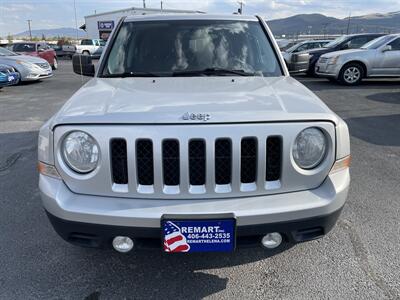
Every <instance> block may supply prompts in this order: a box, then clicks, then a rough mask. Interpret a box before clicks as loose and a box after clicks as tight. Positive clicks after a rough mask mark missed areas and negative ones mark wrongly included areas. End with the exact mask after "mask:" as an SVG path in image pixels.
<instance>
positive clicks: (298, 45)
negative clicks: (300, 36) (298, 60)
mask: <svg viewBox="0 0 400 300" xmlns="http://www.w3.org/2000/svg"><path fill="white" fill-rule="evenodd" d="M303 44H305V43H304V42H301V43H297V44H295V45H293V46H292V47H290V48H288V49H286V50H285V52H288V53H292V52H293V51H294V50H296V49H297V48H298V47H300V46H301V45H303Z"/></svg>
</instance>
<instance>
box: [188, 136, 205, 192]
mask: <svg viewBox="0 0 400 300" xmlns="http://www.w3.org/2000/svg"><path fill="white" fill-rule="evenodd" d="M189 181H190V184H191V185H204V184H205V183H206V143H205V141H204V140H191V141H190V142H189Z"/></svg>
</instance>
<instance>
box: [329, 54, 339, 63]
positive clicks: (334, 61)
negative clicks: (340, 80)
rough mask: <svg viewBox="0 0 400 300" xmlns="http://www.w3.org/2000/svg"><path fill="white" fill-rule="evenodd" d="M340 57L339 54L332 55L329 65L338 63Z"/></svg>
mask: <svg viewBox="0 0 400 300" xmlns="http://www.w3.org/2000/svg"><path fill="white" fill-rule="evenodd" d="M338 59H339V55H337V56H334V57H331V58H330V59H329V60H328V65H336V63H337V61H338Z"/></svg>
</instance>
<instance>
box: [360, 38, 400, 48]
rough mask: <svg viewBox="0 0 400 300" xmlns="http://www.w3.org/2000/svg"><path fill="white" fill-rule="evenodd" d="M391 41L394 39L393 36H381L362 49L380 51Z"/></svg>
mask: <svg viewBox="0 0 400 300" xmlns="http://www.w3.org/2000/svg"><path fill="white" fill-rule="evenodd" d="M391 39H393V36H392V35H385V36H381V37H379V38H377V39H374V40H372V41H369V42H368V43H366V44H365V45H364V46H362V47H361V49H378V48H379V47H381V46H383V45H385V44H386V43H388V42H389V41H390V40H391Z"/></svg>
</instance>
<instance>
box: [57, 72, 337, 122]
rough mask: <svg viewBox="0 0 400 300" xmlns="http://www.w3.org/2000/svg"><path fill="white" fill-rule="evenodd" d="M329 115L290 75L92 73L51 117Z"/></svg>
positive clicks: (125, 119) (274, 118) (72, 119)
mask: <svg viewBox="0 0 400 300" xmlns="http://www.w3.org/2000/svg"><path fill="white" fill-rule="evenodd" d="M186 113H189V114H191V113H195V114H209V115H210V118H209V120H208V121H207V123H240V122H273V121H295V120H299V121H300V120H302V121H304V120H331V121H333V122H335V123H336V122H337V120H338V119H337V116H336V115H335V114H334V113H333V112H331V111H330V109H329V108H328V107H327V106H326V105H325V104H324V103H323V102H322V101H321V100H319V98H318V97H316V96H315V95H314V94H313V93H312V92H311V91H309V90H308V89H307V88H306V87H304V86H303V85H302V84H301V83H299V82H298V81H296V80H295V79H293V78H291V77H284V76H282V77H269V78H263V77H181V78H178V77H177V78H171V77H169V78H95V79H92V80H91V81H89V82H88V83H87V84H86V85H84V86H83V87H82V88H81V89H80V90H79V91H78V92H76V93H75V95H73V96H72V98H71V99H70V100H69V101H68V102H67V103H66V104H65V105H64V106H63V108H62V109H61V110H60V111H59V112H58V113H57V114H56V115H55V117H54V118H53V120H52V123H51V125H52V127H54V126H56V125H59V124H88V123H89V124H183V123H204V122H205V121H202V120H190V119H189V120H185V118H183V116H184V115H185V114H186Z"/></svg>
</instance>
